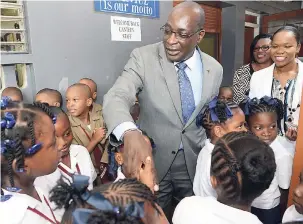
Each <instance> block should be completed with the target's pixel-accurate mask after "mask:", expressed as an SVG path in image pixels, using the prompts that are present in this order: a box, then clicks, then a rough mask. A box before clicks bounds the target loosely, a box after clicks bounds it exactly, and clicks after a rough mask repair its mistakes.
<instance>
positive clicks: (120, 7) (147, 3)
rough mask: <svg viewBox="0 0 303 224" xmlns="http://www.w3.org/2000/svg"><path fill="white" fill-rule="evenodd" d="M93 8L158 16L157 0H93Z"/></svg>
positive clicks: (102, 10) (103, 10)
mask: <svg viewBox="0 0 303 224" xmlns="http://www.w3.org/2000/svg"><path fill="white" fill-rule="evenodd" d="M94 4H95V10H96V11H101V12H113V13H122V14H129V15H136V16H146V17H153V18H159V0H116V1H114V0H94Z"/></svg>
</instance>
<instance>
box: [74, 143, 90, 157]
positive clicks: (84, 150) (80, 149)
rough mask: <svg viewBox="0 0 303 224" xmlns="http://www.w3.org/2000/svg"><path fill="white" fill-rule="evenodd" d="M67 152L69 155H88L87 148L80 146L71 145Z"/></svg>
mask: <svg viewBox="0 0 303 224" xmlns="http://www.w3.org/2000/svg"><path fill="white" fill-rule="evenodd" d="M69 151H70V154H71V155H75V156H77V155H84V156H85V155H89V152H88V151H87V148H85V147H84V146H82V145H76V144H71V145H70V147H69Z"/></svg>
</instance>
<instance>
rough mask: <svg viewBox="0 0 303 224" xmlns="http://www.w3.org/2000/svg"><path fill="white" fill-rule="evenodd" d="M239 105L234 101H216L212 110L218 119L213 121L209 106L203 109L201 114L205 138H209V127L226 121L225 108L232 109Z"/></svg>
mask: <svg viewBox="0 0 303 224" xmlns="http://www.w3.org/2000/svg"><path fill="white" fill-rule="evenodd" d="M238 107H239V106H238V105H237V104H235V103H234V102H226V103H225V102H222V101H219V100H218V101H217V103H216V107H215V108H214V109H213V112H214V113H215V114H216V115H217V117H218V121H213V120H212V118H211V111H210V109H209V107H207V108H206V109H205V111H204V112H203V114H202V127H203V128H204V129H205V131H206V135H207V138H211V136H210V135H211V129H212V128H213V126H214V125H215V124H221V123H224V122H226V121H227V119H228V116H227V114H226V109H229V110H232V109H236V108H238Z"/></svg>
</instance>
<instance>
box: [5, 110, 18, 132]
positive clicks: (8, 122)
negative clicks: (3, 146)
mask: <svg viewBox="0 0 303 224" xmlns="http://www.w3.org/2000/svg"><path fill="white" fill-rule="evenodd" d="M15 124H16V120H15V117H14V115H13V114H12V113H10V112H5V113H4V119H2V120H1V129H5V128H7V129H12V128H13V127H14V126H15Z"/></svg>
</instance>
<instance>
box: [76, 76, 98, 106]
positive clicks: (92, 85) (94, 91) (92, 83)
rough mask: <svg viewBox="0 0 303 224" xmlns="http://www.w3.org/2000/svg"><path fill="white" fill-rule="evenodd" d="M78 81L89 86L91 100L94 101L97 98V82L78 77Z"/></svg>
mask: <svg viewBox="0 0 303 224" xmlns="http://www.w3.org/2000/svg"><path fill="white" fill-rule="evenodd" d="M79 83H82V84H85V85H87V86H88V87H89V89H90V91H91V94H92V98H93V101H94V102H95V101H96V99H97V83H95V81H94V80H92V79H90V78H83V79H80V81H79Z"/></svg>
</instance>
